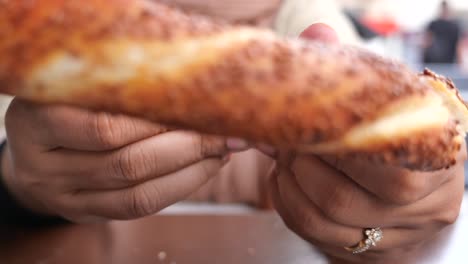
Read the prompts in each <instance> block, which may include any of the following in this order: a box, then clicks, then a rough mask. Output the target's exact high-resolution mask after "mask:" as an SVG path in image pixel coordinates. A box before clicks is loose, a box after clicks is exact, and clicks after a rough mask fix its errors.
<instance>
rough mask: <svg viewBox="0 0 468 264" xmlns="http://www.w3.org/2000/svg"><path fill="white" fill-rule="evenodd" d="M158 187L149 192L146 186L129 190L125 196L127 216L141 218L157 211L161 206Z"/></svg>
mask: <svg viewBox="0 0 468 264" xmlns="http://www.w3.org/2000/svg"><path fill="white" fill-rule="evenodd" d="M158 197H160V196H159V192H158V191H157V188H154V189H153V190H152V193H151V194H149V193H148V192H147V191H146V190H145V188H136V189H133V190H130V191H128V192H127V195H126V197H125V201H124V204H125V208H126V212H125V217H127V218H140V217H145V216H148V215H151V214H153V213H156V212H157V211H158V208H159V204H160V203H159V199H158Z"/></svg>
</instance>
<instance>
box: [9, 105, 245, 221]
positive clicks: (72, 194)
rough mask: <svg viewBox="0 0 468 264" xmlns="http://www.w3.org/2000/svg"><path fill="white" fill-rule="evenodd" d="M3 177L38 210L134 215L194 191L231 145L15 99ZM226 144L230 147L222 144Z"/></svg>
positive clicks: (83, 216) (76, 216)
mask: <svg viewBox="0 0 468 264" xmlns="http://www.w3.org/2000/svg"><path fill="white" fill-rule="evenodd" d="M6 128H7V134H8V144H7V149H6V150H5V152H4V155H3V162H2V163H3V164H2V165H3V176H4V181H5V183H6V185H7V186H8V188H9V190H10V191H11V192H12V194H13V196H14V197H15V198H16V199H17V200H18V201H19V202H20V203H21V204H22V205H23V206H24V207H26V208H28V209H30V210H33V211H35V212H37V213H40V214H46V215H52V216H55V215H58V216H62V217H65V218H67V219H69V220H71V221H74V222H83V221H93V220H95V219H101V218H104V219H132V218H138V217H142V216H146V215H150V214H153V213H156V212H158V211H159V210H161V209H163V208H165V207H167V206H169V205H171V204H173V203H175V202H178V201H180V200H183V199H185V198H186V197H188V196H189V195H191V194H192V193H193V192H195V191H197V190H198V189H199V188H200V187H201V186H202V185H203V184H205V183H206V182H207V181H208V180H209V179H210V178H211V177H212V176H214V175H216V174H217V173H218V172H219V170H220V168H221V167H222V166H223V165H224V164H225V163H226V160H225V159H223V157H224V156H225V155H227V154H228V152H229V151H236V150H242V149H243V148H244V147H246V146H239V145H237V146H236V144H235V143H236V142H235V141H234V142H233V141H231V140H224V139H221V138H213V137H206V136H201V135H197V134H194V133H189V132H184V131H167V129H166V128H164V127H161V126H158V125H155V124H153V123H149V122H146V121H142V120H139V119H133V118H130V117H126V116H117V115H110V114H106V113H94V112H89V111H85V110H81V109H76V108H69V107H65V106H44V105H37V104H33V103H29V102H26V101H21V100H14V101H13V102H12V104H11V106H10V108H9V110H8V113H7V115H6ZM229 145H231V147H232V148H231V149H229V148H228V146H229Z"/></svg>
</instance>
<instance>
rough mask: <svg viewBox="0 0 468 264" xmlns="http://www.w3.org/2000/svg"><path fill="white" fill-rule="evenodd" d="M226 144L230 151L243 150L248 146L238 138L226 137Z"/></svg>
mask: <svg viewBox="0 0 468 264" xmlns="http://www.w3.org/2000/svg"><path fill="white" fill-rule="evenodd" d="M226 146H227V147H228V149H229V150H231V151H244V150H247V149H248V148H249V143H248V142H247V141H245V140H243V139H240V138H228V139H227V140H226Z"/></svg>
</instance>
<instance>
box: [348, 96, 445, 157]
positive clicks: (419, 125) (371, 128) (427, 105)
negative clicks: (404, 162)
mask: <svg viewBox="0 0 468 264" xmlns="http://www.w3.org/2000/svg"><path fill="white" fill-rule="evenodd" d="M418 101H419V102H416V100H414V101H413V102H411V100H408V102H407V105H406V107H402V106H401V105H400V107H399V109H398V110H397V111H394V112H391V113H386V114H385V115H384V116H382V117H381V118H379V119H377V120H375V121H374V122H372V123H367V124H363V125H361V126H358V127H356V128H354V129H353V130H351V131H350V132H349V133H348V134H347V135H346V136H345V138H344V140H343V143H344V144H345V145H347V146H349V147H351V148H356V147H362V146H363V145H373V144H374V143H382V142H388V141H391V140H393V139H395V138H402V137H406V136H408V135H410V134H413V133H414V132H418V131H424V130H426V129H430V128H433V127H442V126H445V125H446V124H447V122H448V121H449V118H450V112H449V110H448V109H447V107H446V106H445V105H444V104H443V101H442V100H441V98H440V97H438V96H428V97H426V98H425V99H424V100H418Z"/></svg>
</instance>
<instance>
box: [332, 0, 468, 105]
mask: <svg viewBox="0 0 468 264" xmlns="http://www.w3.org/2000/svg"><path fill="white" fill-rule="evenodd" d="M338 2H340V4H341V5H342V7H343V9H344V11H345V12H346V14H347V16H348V17H349V18H350V19H351V20H352V21H353V22H354V24H355V25H356V28H357V30H358V31H359V33H360V35H361V37H363V38H364V39H365V44H364V45H365V46H366V47H367V48H369V49H371V50H373V51H375V52H377V53H380V54H382V55H385V56H389V57H393V58H396V59H399V60H401V61H404V62H405V63H407V64H409V65H411V66H412V67H414V68H415V69H417V70H420V69H422V68H424V67H429V68H431V69H433V70H434V71H437V72H438V73H440V74H443V75H446V76H450V78H452V79H453V80H454V81H455V82H456V83H457V85H458V87H459V88H460V89H462V90H463V92H464V95H466V96H465V98H468V1H466V0H449V1H441V0H411V1H407V0H338ZM452 53H453V54H452ZM452 55H453V56H452Z"/></svg>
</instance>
